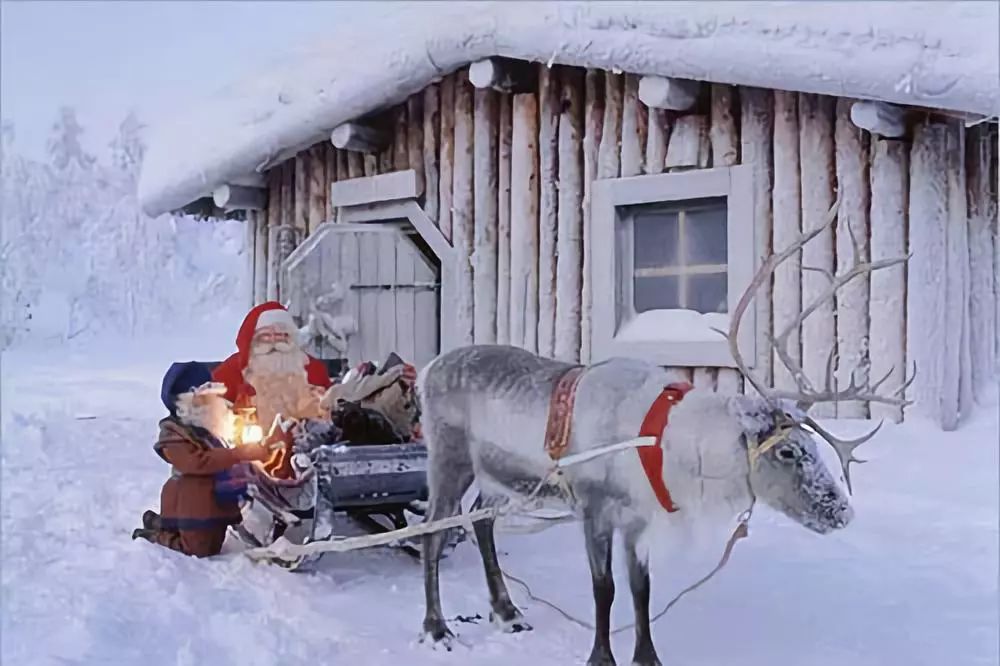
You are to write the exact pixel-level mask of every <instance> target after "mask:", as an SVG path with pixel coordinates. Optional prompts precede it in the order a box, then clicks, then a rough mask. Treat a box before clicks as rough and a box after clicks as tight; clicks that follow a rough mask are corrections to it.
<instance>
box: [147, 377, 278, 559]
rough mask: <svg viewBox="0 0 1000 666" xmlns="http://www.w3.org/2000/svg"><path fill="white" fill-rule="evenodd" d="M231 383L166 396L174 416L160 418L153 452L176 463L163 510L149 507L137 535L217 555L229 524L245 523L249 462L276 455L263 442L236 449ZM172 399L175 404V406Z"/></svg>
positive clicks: (202, 554)
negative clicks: (233, 444) (229, 398)
mask: <svg viewBox="0 0 1000 666" xmlns="http://www.w3.org/2000/svg"><path fill="white" fill-rule="evenodd" d="M225 391H226V387H225V386H224V385H222V384H214V383H206V384H203V385H201V386H199V387H198V388H196V389H194V390H193V391H189V392H186V393H181V394H180V395H178V396H177V397H176V401H174V399H173V398H172V397H168V396H166V395H165V396H164V403H165V404H166V406H167V409H169V410H170V412H171V415H170V416H168V417H167V418H165V419H163V420H162V421H160V437H159V440H158V441H157V442H156V444H155V445H154V450H155V451H156V452H157V453H158V454H159V455H160V457H161V458H163V459H164V460H165V461H167V462H168V463H170V464H171V465H172V466H173V473H172V475H171V477H170V478H169V479H168V480H167V482H166V483H165V484H164V485H163V490H162V491H161V494H160V514H159V515H157V514H156V513H155V512H153V511H146V512H145V513H144V514H143V516H142V522H143V526H142V528H140V529H137V530H135V531H134V532H133V533H132V538H133V539H136V538H140V537H141V538H143V539H146V540H148V541H151V542H152V543H157V544H160V545H162V546H166V547H167V548H171V549H173V550H177V551H180V552H182V553H185V554H187V555H194V556H196V557H208V556H211V555H217V554H218V553H219V552H220V551H221V550H222V543H223V541H225V539H226V529H227V527H228V526H229V525H234V524H237V523H239V522H241V520H242V517H241V514H240V507H239V500H240V498H241V497H243V496H244V495H245V493H246V488H247V479H248V478H249V475H250V473H251V472H250V469H249V465H248V463H249V462H250V461H254V460H257V461H263V460H267V459H268V458H269V457H270V456H271V454H272V453H273V452H272V450H271V449H270V447H268V446H266V445H264V444H243V445H241V446H238V447H235V448H232V447H230V446H229V445H228V444H227V442H228V441H230V440H231V439H232V435H233V426H234V418H233V413H232V410H231V409H230V405H229V403H228V401H226V399H225V398H224V397H223V394H224V393H225ZM171 402H173V403H174V404H170V403H171Z"/></svg>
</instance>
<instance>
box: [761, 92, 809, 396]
mask: <svg viewBox="0 0 1000 666" xmlns="http://www.w3.org/2000/svg"><path fill="white" fill-rule="evenodd" d="M798 108H799V105H798V95H797V94H796V93H793V92H786V91H783V90H776V91H775V92H774V193H773V197H772V202H773V213H774V232H773V236H772V237H773V239H774V241H773V247H774V249H775V251H780V250H782V249H783V248H786V247H788V246H789V245H791V244H792V243H793V242H794V241H795V239H796V238H798V237H799V235H800V234H801V233H802V208H801V205H802V204H801V191H800V188H799V113H798ZM801 271H802V253H801V252H796V253H795V254H794V255H793V256H791V257H789V258H788V259H787V260H786V261H785V262H784V263H782V264H781V265H780V266H778V267H777V268H776V269H775V271H774V287H773V288H772V291H771V293H772V296H773V301H774V308H773V316H774V330H775V332H777V331H782V330H784V329H785V327H786V326H788V324H789V323H791V322H792V321H794V320H795V318H796V317H798V315H799V312H800V311H801V310H802V283H801V280H800V277H801ZM800 333H801V330H796V331H795V332H793V333H792V334H791V335H790V336H789V338H788V354H789V356H791V357H792V360H794V361H795V362H796V363H801V362H802V348H801V341H800V339H799V335H800ZM758 344H760V341H758ZM772 364H773V367H774V385H775V386H776V387H778V388H781V389H787V390H790V389H794V388H796V387H797V384H796V382H795V379H794V378H793V377H792V375H791V373H790V372H789V371H788V369H787V368H785V366H784V365H783V364H782V363H781V361H780V360H779V359H778V355H777V354H774V356H773V358H772Z"/></svg>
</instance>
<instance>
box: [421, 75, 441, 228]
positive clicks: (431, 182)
mask: <svg viewBox="0 0 1000 666" xmlns="http://www.w3.org/2000/svg"><path fill="white" fill-rule="evenodd" d="M438 92H439V88H438V84H436V83H434V84H431V85H429V86H427V88H426V89H425V90H424V129H423V139H424V145H423V151H424V154H423V165H424V183H425V184H424V212H425V213H427V217H429V218H430V219H432V220H434V222H437V221H438V215H439V213H438V202H439V201H440V196H441V192H440V187H441V184H440V179H439V178H438V159H439V157H438V153H439V146H440V142H439V140H440V137H441V99H440V97H439V96H438Z"/></svg>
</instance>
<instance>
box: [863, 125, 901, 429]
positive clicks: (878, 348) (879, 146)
mask: <svg viewBox="0 0 1000 666" xmlns="http://www.w3.org/2000/svg"><path fill="white" fill-rule="evenodd" d="M871 153H872V164H871V197H872V199H871V259H872V261H881V260H883V259H891V258H894V257H902V256H904V255H905V254H906V226H907V225H906V207H907V199H908V192H907V190H908V187H909V183H908V179H909V173H908V171H909V164H908V162H909V159H908V158H909V155H908V152H907V144H906V143H905V142H903V141H889V140H881V139H875V138H873V139H872V147H871ZM868 315H869V334H868V339H869V341H870V342H869V354H870V355H871V376H872V377H875V378H881V377H884V376H885V375H886V373H888V372H889V371H890V369H891V370H892V375H891V376H890V377H889V379H888V380H886V383H885V384H884V385H883V386H884V390H885V391H886V392H887V393H888V392H892V391H894V390H896V389H898V388H899V387H900V386H901V385H902V383H903V381H904V375H905V373H906V366H907V362H906V266H903V265H901V266H893V267H892V268H886V269H884V270H881V271H877V272H875V273H872V274H871V285H870V292H869V302H868ZM869 411H870V414H871V417H872V418H878V419H888V420H890V421H895V422H897V423H898V422H899V421H901V420H902V419H903V410H902V408H900V407H897V406H895V405H883V404H879V403H871V405H870V408H869Z"/></svg>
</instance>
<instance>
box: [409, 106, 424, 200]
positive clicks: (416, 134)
mask: <svg viewBox="0 0 1000 666" xmlns="http://www.w3.org/2000/svg"><path fill="white" fill-rule="evenodd" d="M406 122H407V127H406V161H407V162H408V164H409V168H411V169H413V170H414V171H415V172H416V174H417V192H418V193H419V194H418V196H419V195H421V194H423V193H424V154H423V153H424V94H423V93H422V92H419V93H417V94H415V95H410V98H409V99H408V100H406Z"/></svg>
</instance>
